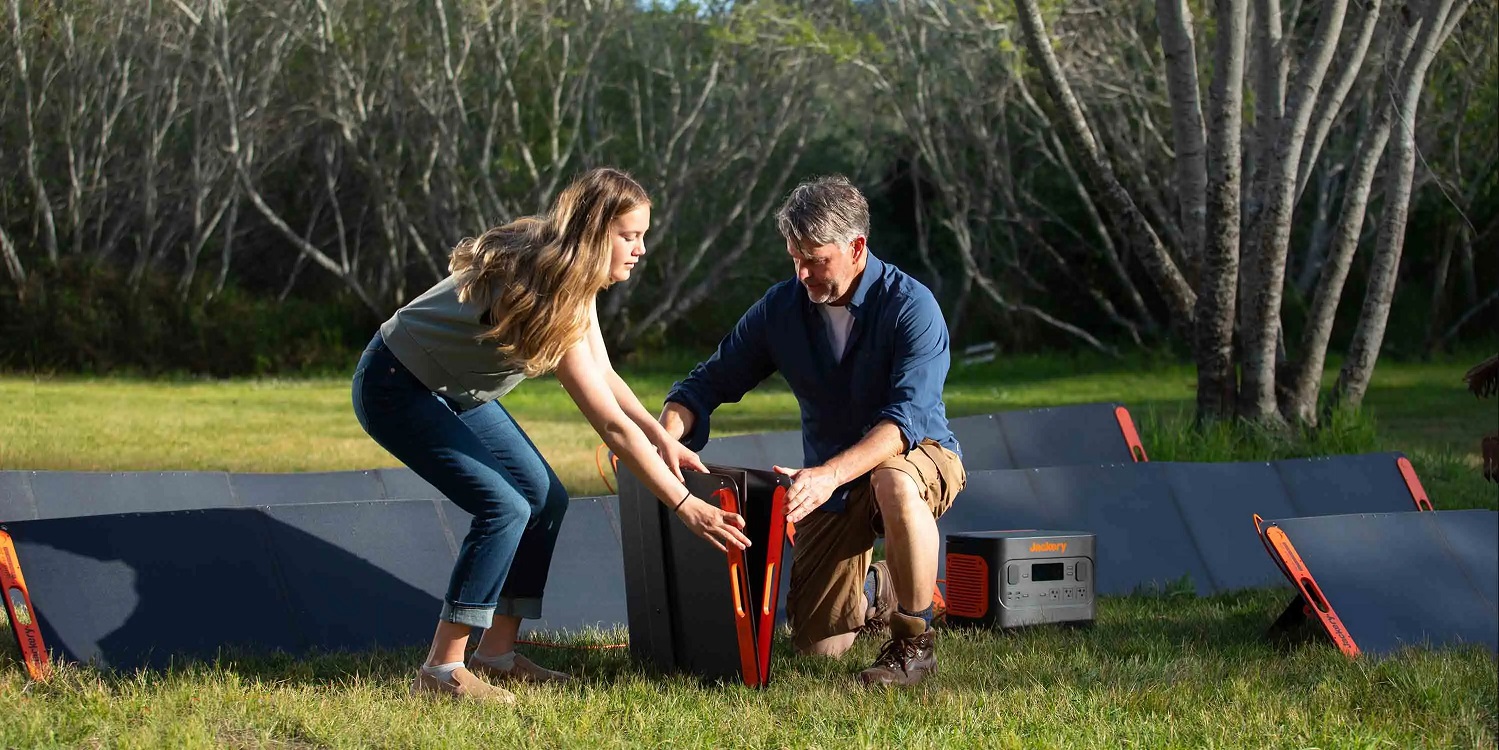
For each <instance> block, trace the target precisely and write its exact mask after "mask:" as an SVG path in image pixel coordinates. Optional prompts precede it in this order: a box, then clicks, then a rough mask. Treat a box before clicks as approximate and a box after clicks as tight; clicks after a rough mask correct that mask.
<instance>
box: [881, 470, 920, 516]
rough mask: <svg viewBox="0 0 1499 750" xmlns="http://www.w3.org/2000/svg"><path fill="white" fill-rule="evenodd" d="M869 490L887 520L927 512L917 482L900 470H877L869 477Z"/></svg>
mask: <svg viewBox="0 0 1499 750" xmlns="http://www.w3.org/2000/svg"><path fill="white" fill-rule="evenodd" d="M869 488H870V489H871V490H873V491H874V501H875V504H876V505H878V506H879V508H880V515H882V516H884V517H885V518H899V517H901V516H903V515H905V514H907V513H912V512H916V511H926V510H927V508H926V503H924V502H923V501H922V499H921V488H920V487H917V486H916V480H914V479H912V478H911V475H909V474H907V473H905V472H904V471H901V470H899V469H876V470H875V472H874V474H872V475H870V477H869Z"/></svg>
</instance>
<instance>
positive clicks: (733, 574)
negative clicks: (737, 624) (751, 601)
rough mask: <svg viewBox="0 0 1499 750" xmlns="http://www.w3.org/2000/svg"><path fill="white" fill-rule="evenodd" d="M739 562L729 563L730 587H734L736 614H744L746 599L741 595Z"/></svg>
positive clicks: (741, 615)
mask: <svg viewBox="0 0 1499 750" xmlns="http://www.w3.org/2000/svg"><path fill="white" fill-rule="evenodd" d="M741 580H742V579H741V578H740V575H739V563H729V587H730V588H732V589H734V614H736V615H738V616H740V617H743V616H744V599H743V597H741V596H740V595H739V582H740V581H741Z"/></svg>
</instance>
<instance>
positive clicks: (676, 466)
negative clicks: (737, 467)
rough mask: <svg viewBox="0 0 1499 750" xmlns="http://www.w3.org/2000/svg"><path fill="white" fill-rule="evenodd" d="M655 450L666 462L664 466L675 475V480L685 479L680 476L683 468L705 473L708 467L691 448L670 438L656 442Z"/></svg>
mask: <svg viewBox="0 0 1499 750" xmlns="http://www.w3.org/2000/svg"><path fill="white" fill-rule="evenodd" d="M656 452H657V453H660V454H661V460H662V461H665V462H666V468H668V469H671V473H673V474H675V475H677V481H679V482H680V481H685V479H686V477H683V476H682V470H683V469H691V470H693V471H700V472H703V473H705V474H706V473H707V472H708V467H706V466H704V465H703V460H702V459H700V458H698V457H697V454H696V453H693V452H692V451H691V450H688V448H687V446H685V445H682V444H681V443H679V442H677V441H675V440H672V439H671V438H663V439H662V441H661V442H659V443H657V444H656Z"/></svg>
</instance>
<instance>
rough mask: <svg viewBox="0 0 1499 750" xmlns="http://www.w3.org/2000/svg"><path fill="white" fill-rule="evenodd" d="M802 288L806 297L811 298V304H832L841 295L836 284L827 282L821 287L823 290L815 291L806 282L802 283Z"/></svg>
mask: <svg viewBox="0 0 1499 750" xmlns="http://www.w3.org/2000/svg"><path fill="white" fill-rule="evenodd" d="M802 288H803V289H805V290H806V291H807V299H810V300H812V302H813V304H818V305H827V304H832V303H833V301H834V300H837V299H838V298H839V297H841V296H843V295H842V293H841V290H840V289H839V288H838V285H837V284H829V285H827V286H825V287H822V289H823V290H825V291H816V290H814V289H812V287H809V286H807V285H806V284H803V285H802Z"/></svg>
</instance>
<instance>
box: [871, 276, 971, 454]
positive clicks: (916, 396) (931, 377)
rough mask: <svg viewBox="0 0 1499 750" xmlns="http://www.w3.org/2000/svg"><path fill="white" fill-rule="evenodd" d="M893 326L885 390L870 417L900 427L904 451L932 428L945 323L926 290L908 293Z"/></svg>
mask: <svg viewBox="0 0 1499 750" xmlns="http://www.w3.org/2000/svg"><path fill="white" fill-rule="evenodd" d="M896 326H897V327H896V342H895V361H894V362H893V363H892V366H891V371H890V392H889V395H888V396H887V397H886V399H885V408H883V409H881V410H880V413H879V415H878V416H877V417H876V419H878V420H882V421H889V422H891V423H893V424H894V425H895V426H896V427H898V428H899V429H900V433H901V437H902V438H903V440H904V445H903V446H902V448H901V450H902V452H905V451H909V450H911V449H912V448H915V447H916V445H917V444H918V443H920V442H921V441H922V440H923V439H925V438H927V437H930V436H931V435H932V434H933V432H935V430H934V429H933V427H934V425H933V424H932V422H933V420H934V419H935V415H936V414H937V413H938V409H937V407H938V406H939V405H940V404H941V403H942V388H943V385H944V384H945V383H946V382H947V371H948V368H949V367H950V366H951V364H952V352H951V350H950V349H949V346H948V340H947V321H946V320H944V319H943V318H942V308H940V307H938V306H937V300H936V298H935V297H932V296H931V293H930V292H928V293H926V294H921V295H917V296H914V297H913V298H912V299H911V300H910V302H909V303H908V304H906V305H905V306H904V308H903V309H902V310H901V311H900V317H899V318H898V319H897V323H896Z"/></svg>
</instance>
